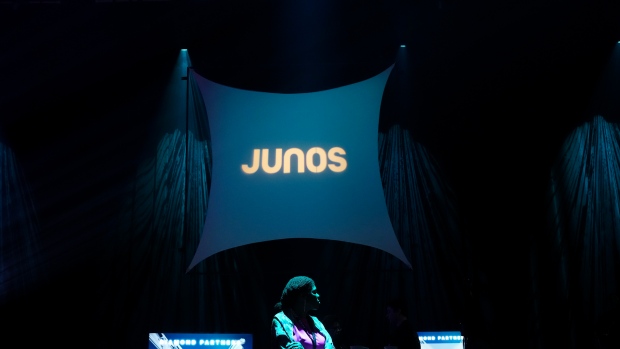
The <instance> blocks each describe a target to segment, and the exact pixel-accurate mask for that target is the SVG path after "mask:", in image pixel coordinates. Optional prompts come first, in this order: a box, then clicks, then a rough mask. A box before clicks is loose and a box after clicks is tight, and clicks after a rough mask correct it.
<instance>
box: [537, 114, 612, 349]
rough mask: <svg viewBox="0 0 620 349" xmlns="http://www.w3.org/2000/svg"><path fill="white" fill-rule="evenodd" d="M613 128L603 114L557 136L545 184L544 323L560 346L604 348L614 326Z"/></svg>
mask: <svg viewBox="0 0 620 349" xmlns="http://www.w3.org/2000/svg"><path fill="white" fill-rule="evenodd" d="M619 141H620V128H619V127H618V125H617V124H614V123H610V122H608V121H606V120H605V118H604V117H603V116H600V115H598V116H596V117H594V118H593V119H592V120H591V121H589V122H587V123H585V124H583V125H582V126H581V127H579V128H578V129H576V130H574V131H573V132H572V133H571V134H570V135H569V136H568V137H567V139H566V140H565V142H564V144H563V147H562V151H561V153H560V154H559V155H558V158H557V161H556V162H555V164H554V166H553V168H552V172H551V176H550V184H549V232H550V234H549V235H548V236H547V237H546V238H545V239H544V242H543V244H544V245H542V246H544V247H543V250H544V251H547V253H548V254H547V258H545V259H543V260H541V267H542V266H546V268H547V269H546V270H547V273H545V274H544V277H545V278H546V279H547V280H546V281H541V285H544V286H545V287H546V288H547V292H546V297H547V298H546V302H544V303H543V304H545V305H546V306H548V307H549V310H552V311H547V312H545V313H546V314H547V316H546V317H545V320H544V321H545V322H546V323H547V324H548V330H549V331H552V332H553V333H555V334H557V336H556V337H555V338H556V339H557V340H558V341H559V343H563V344H564V345H562V346H563V347H565V348H566V347H570V348H581V347H589V348H611V347H612V346H611V344H612V343H614V342H617V339H615V338H614V337H615V335H617V334H618V333H619V332H618V331H620V327H619V326H618V318H619V316H620V308H619V306H620V302H619V295H620V293H619V292H618V291H619V289H618V287H619V284H618V282H619V280H620V268H619V265H620V264H619V256H620V207H619V205H620V191H619V189H620V143H619Z"/></svg>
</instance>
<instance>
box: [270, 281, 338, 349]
mask: <svg viewBox="0 0 620 349" xmlns="http://www.w3.org/2000/svg"><path fill="white" fill-rule="evenodd" d="M320 304H321V302H320V301H319V294H318V293H317V291H316V286H315V284H314V281H313V280H312V279H311V278H309V277H307V276H295V277H294V278H292V279H290V280H289V281H288V283H287V284H286V286H285V287H284V290H283V291H282V296H281V297H280V301H279V302H278V303H276V305H275V310H276V311H277V313H276V314H275V315H274V317H273V319H272V321H271V338H272V343H273V348H274V349H335V347H334V343H333V341H332V337H331V335H330V334H329V332H328V331H327V329H326V328H325V326H323V323H322V322H321V321H319V319H318V318H317V317H316V316H312V315H310V314H309V313H308V312H311V311H313V310H317V309H318V308H319V305H320Z"/></svg>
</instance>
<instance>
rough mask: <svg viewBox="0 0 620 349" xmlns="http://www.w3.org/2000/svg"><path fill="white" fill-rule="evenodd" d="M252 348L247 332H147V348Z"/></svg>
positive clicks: (249, 335)
mask: <svg viewBox="0 0 620 349" xmlns="http://www.w3.org/2000/svg"><path fill="white" fill-rule="evenodd" d="M183 348H210V349H252V335H251V334H248V333H175V332H166V333H149V349H183Z"/></svg>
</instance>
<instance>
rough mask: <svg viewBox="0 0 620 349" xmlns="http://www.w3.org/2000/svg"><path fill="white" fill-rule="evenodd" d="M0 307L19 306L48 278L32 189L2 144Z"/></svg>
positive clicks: (0, 145)
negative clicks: (18, 301)
mask: <svg viewBox="0 0 620 349" xmlns="http://www.w3.org/2000/svg"><path fill="white" fill-rule="evenodd" d="M0 198H2V202H1V205H0V304H4V303H5V302H9V301H10V302H15V301H16V299H15V297H20V296H24V295H25V294H26V293H28V292H29V290H31V289H32V288H33V286H35V285H36V284H40V283H41V282H42V281H43V279H44V278H45V273H44V271H45V267H44V266H43V265H42V263H41V261H42V259H41V258H40V254H41V248H40V242H39V239H40V237H39V233H40V232H39V225H38V217H37V214H36V209H35V205H34V202H33V199H32V197H31V193H30V186H29V185H28V183H27V181H26V178H25V177H24V173H23V170H22V168H21V166H20V164H19V162H18V160H17V158H16V156H15V154H14V152H13V151H12V150H11V148H10V147H7V146H5V145H4V144H2V143H0Z"/></svg>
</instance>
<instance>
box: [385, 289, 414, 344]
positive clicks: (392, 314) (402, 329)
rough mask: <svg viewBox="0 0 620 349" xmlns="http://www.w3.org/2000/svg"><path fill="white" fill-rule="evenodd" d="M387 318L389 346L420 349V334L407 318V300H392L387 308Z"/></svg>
mask: <svg viewBox="0 0 620 349" xmlns="http://www.w3.org/2000/svg"><path fill="white" fill-rule="evenodd" d="M386 317H387V319H388V322H389V325H390V330H389V335H388V343H387V345H389V346H396V347H397V348H398V349H420V339H419V338H418V333H417V332H416V330H415V328H414V326H413V324H412V322H411V321H410V320H409V319H408V318H407V304H406V302H405V300H403V299H399V298H395V299H392V300H390V301H389V302H388V304H387V308H386Z"/></svg>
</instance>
